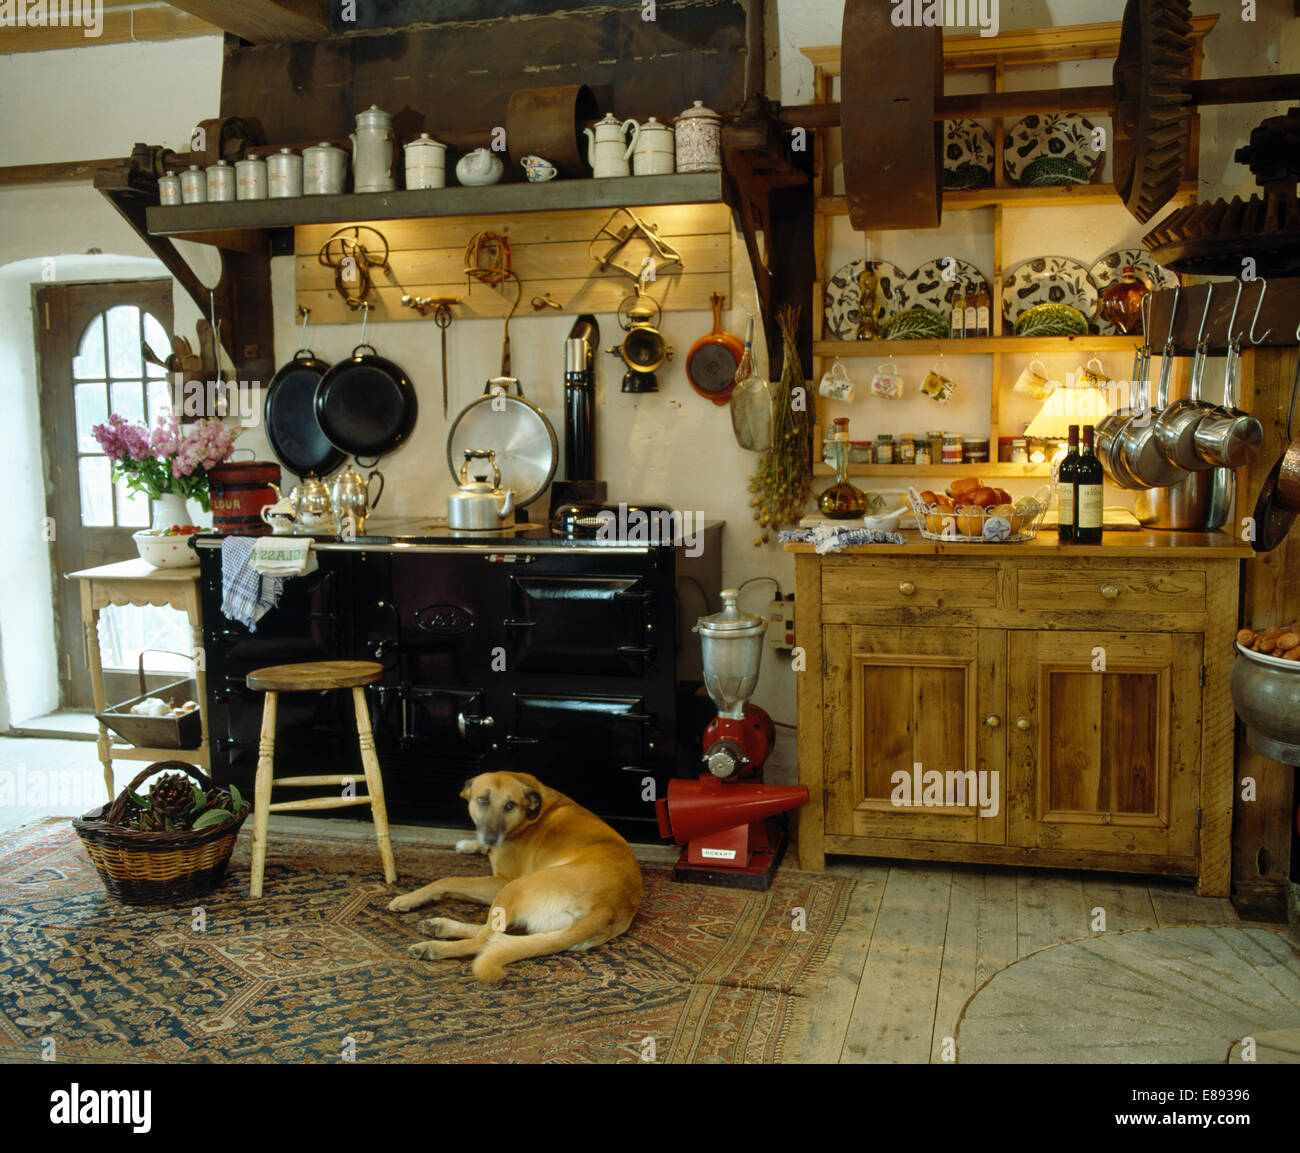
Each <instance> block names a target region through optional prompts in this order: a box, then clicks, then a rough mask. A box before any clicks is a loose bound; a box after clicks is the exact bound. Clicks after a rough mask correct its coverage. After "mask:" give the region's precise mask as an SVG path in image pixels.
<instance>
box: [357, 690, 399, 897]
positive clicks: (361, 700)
mask: <svg viewBox="0 0 1300 1153" xmlns="http://www.w3.org/2000/svg"><path fill="white" fill-rule="evenodd" d="M352 703H353V705H354V706H355V707H356V712H357V739H358V740H359V741H360V742H361V764H362V767H363V768H364V769H365V770H366V787H367V788H368V789H369V791H370V815H371V816H372V817H373V818H374V821H375V836H376V837H377V838H378V840H379V859H380V860H381V861H383V863H384V880H385V881H387V882H388V883H389V884H390V885H391V884H392V883H393V882H394V881H396V880H397V865H396V864H395V863H394V862H393V842H392V839H391V838H390V837H389V835H388V808H387V806H386V805H385V804H384V778H383V776H382V775H381V774H380V772H379V758H378V757H377V756H376V755H375V737H374V734H373V733H372V732H371V731H370V710H369V708H367V706H366V690H365V689H364V688H362V687H361V686H359V685H358V686H357V687H356V688H354V689H353V690H352Z"/></svg>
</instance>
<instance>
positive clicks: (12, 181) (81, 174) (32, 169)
mask: <svg viewBox="0 0 1300 1153" xmlns="http://www.w3.org/2000/svg"><path fill="white" fill-rule="evenodd" d="M121 163H122V158H121V157H120V156H114V157H112V158H110V159H107V160H61V161H53V162H51V163H48V164H10V165H7V166H5V167H3V168H0V188H12V187H15V186H17V185H20V184H74V183H77V182H78V181H82V180H90V179H92V178H93V177H94V175H95V173H96V172H97V171H98V170H99V169H101V168H112V167H113V166H114V165H118V164H121Z"/></svg>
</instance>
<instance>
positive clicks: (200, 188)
mask: <svg viewBox="0 0 1300 1153" xmlns="http://www.w3.org/2000/svg"><path fill="white" fill-rule="evenodd" d="M207 199H208V178H207V176H206V175H205V174H204V172H203V169H202V168H200V167H199V166H198V165H197V164H191V165H190V167H189V170H188V171H187V172H182V173H181V203H182V204H203V203H205V202H206V201H207Z"/></svg>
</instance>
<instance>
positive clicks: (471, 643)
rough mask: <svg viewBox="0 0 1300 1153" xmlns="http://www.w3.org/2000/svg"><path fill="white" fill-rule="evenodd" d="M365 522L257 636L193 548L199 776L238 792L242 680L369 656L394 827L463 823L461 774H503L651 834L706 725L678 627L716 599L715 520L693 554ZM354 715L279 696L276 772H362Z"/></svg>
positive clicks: (246, 712) (255, 709)
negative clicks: (205, 736)
mask: <svg viewBox="0 0 1300 1153" xmlns="http://www.w3.org/2000/svg"><path fill="white" fill-rule="evenodd" d="M371 526H373V527H372V533H371V535H368V536H367V537H366V538H364V539H362V540H355V541H330V540H327V539H319V540H318V541H317V545H316V549H315V551H316V554H317V559H318V563H319V568H318V570H317V571H316V572H314V573H312V574H310V575H308V576H304V577H299V578H295V579H293V580H290V581H287V582H286V584H285V588H284V593H283V595H282V597H281V600H280V604H279V605H278V607H277V608H275V609H273V610H272V611H271V612H269V613H268V614H267V615H266V616H265V617H263V618H262V620H261V621H260V622H259V624H258V627H257V631H256V632H249V630H248V629H246V628H245V627H244V626H242V625H240V624H237V623H235V622H233V621H229V620H227V619H226V618H225V617H224V616H223V615H222V612H221V600H222V590H221V538H220V537H216V536H210V537H204V538H202V539H200V540H199V541H198V544H197V547H198V549H199V554H200V558H201V560H200V563H201V566H202V569H201V578H202V596H203V616H204V632H205V643H206V653H205V657H206V661H207V673H208V696H209V700H208V702H207V705H208V730H209V734H210V743H211V752H212V773H213V777H214V778H215V779H216V780H217V781H218V782H219V783H222V784H228V783H231V782H233V783H235V784H237V785H238V786H239V787H240V788H241V789H244V790H245V791H247V792H248V793H249V794H250V795H251V791H252V787H253V778H254V775H255V773H256V769H257V748H258V737H259V732H260V726H261V706H262V695H261V694H260V693H257V692H252V691H250V690H249V689H248V688H247V687H246V686H245V684H244V678H245V677H246V676H247V675H248V673H249V672H251V671H252V670H253V669H255V668H258V667H259V666H261V665H272V664H285V663H290V662H293V661H311V660H329V659H357V660H373V661H377V662H379V663H381V664H382V665H383V666H384V675H383V679H382V682H381V683H380V684H378V685H375V686H372V687H371V688H369V689H368V690H367V692H368V694H369V698H370V705H371V722H372V725H373V728H374V733H375V744H376V749H377V751H378V754H379V760H380V765H381V766H382V769H383V773H384V791H385V795H386V798H387V804H388V813H389V817H390V819H391V820H393V821H395V822H399V823H405V824H448V825H457V826H460V825H464V824H465V821H466V815H465V806H464V802H463V801H462V800H461V799H460V797H459V793H460V789H461V786H462V785H463V783H464V782H465V780H466V779H467V778H469V777H472V776H474V775H475V774H476V773H480V772H487V771H491V770H497V769H507V770H515V771H519V772H529V773H533V774H535V775H536V776H537V777H539V778H540V779H541V780H542V781H544V782H545V783H546V784H548V785H550V786H551V787H552V788H555V789H558V790H560V791H561V792H563V793H567V794H568V795H569V796H571V797H573V798H574V800H576V801H578V802H579V803H580V804H583V805H585V806H586V807H588V808H589V809H591V810H592V811H594V812H596V813H598V814H599V815H600V816H602V817H603V818H605V819H606V820H607V821H609V822H610V823H611V824H612V825H613V826H614V827H615V828H617V829H619V831H620V832H622V833H623V834H624V835H626V836H628V837H630V838H633V839H636V840H646V841H655V840H659V839H660V838H659V836H658V827H657V822H656V819H655V814H654V801H655V800H656V799H657V798H659V797H662V796H664V795H665V793H666V791H667V785H668V781H669V779H671V778H672V777H673V776H675V775H683V776H694V775H695V774H696V771H697V765H696V763H695V762H696V760H697V759H698V738H699V730H701V729H702V728H703V725H704V724H705V723H707V720H708V717H709V715H710V714H709V710H708V708H707V705H708V701H707V697H704V696H703V695H702V694H701V693H700V692H699V691H698V690H699V686H700V684H701V681H702V677H701V676H700V671H699V646H698V644H697V643H696V642H695V638H694V637H693V636H692V635H691V633H690V626H691V625H692V624H693V623H694V621H695V620H696V619H697V618H698V617H699V616H701V615H703V614H704V613H706V612H707V611H709V606H708V605H707V604H706V601H705V593H704V590H706V589H708V590H716V589H718V588H720V587H721V574H720V553H721V529H722V526H721V524H713V525H710V526H707V527H706V528H704V529H703V530H702V531H701V533H700V536H699V538H698V543H699V545H700V547H699V548H697V549H691V550H689V551H691V552H697V553H698V554H699V555H696V556H688V555H687V551H688V550H684V549H683V548H682V547H681V546H680V545H678V546H676V547H674V546H673V545H671V544H664V545H657V544H640V543H623V542H619V541H617V540H610V541H605V540H600V541H596V540H573V539H567V538H558V537H555V536H553V535H552V534H551V533H550V531H549V529H546V528H536V527H530V526H527V525H521V526H518V528H516V529H514V530H503V531H502V532H501V533H500V534H499V535H492V536H489V537H488V538H487V539H485V538H484V537H483V535H482V534H473V536H472V537H470V534H463V533H462V534H456V533H450V532H448V531H447V530H445V529H443V528H440V527H439V526H438V525H437V524H434V525H418V524H411V525H402V524H400V523H390V524H389V525H384V524H383V523H382V522H378V521H374V522H371ZM368 527H370V526H368ZM380 534H387V535H380ZM466 537H470V539H466ZM710 595H711V594H710ZM350 709H351V702H350V699H349V698H348V695H347V694H328V693H291V694H284V695H282V696H281V698H280V710H279V724H278V727H277V738H276V773H277V775H279V776H288V775H291V774H316V773H322V774H323V773H354V772H355V773H360V758H359V755H358V752H357V749H356V735H355V728H354V725H353V723H352V722H351V721H350V717H349V713H350ZM356 811H358V812H359V811H360V810H356ZM331 812H332V813H333V814H334V815H338V811H331ZM346 812H349V813H351V812H353V810H347V811H346Z"/></svg>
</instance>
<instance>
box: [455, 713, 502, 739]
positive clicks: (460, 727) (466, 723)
mask: <svg viewBox="0 0 1300 1153" xmlns="http://www.w3.org/2000/svg"><path fill="white" fill-rule="evenodd" d="M495 724H496V719H495V718H494V717H491V716H487V717H467V716H466V715H465V714H464V713H457V714H456V731H457V732H458V733H460V736H461V740H469V730H470V727H471V726H473V727H474V728H479V729H490V728H491V727H492V726H493V725H495Z"/></svg>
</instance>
